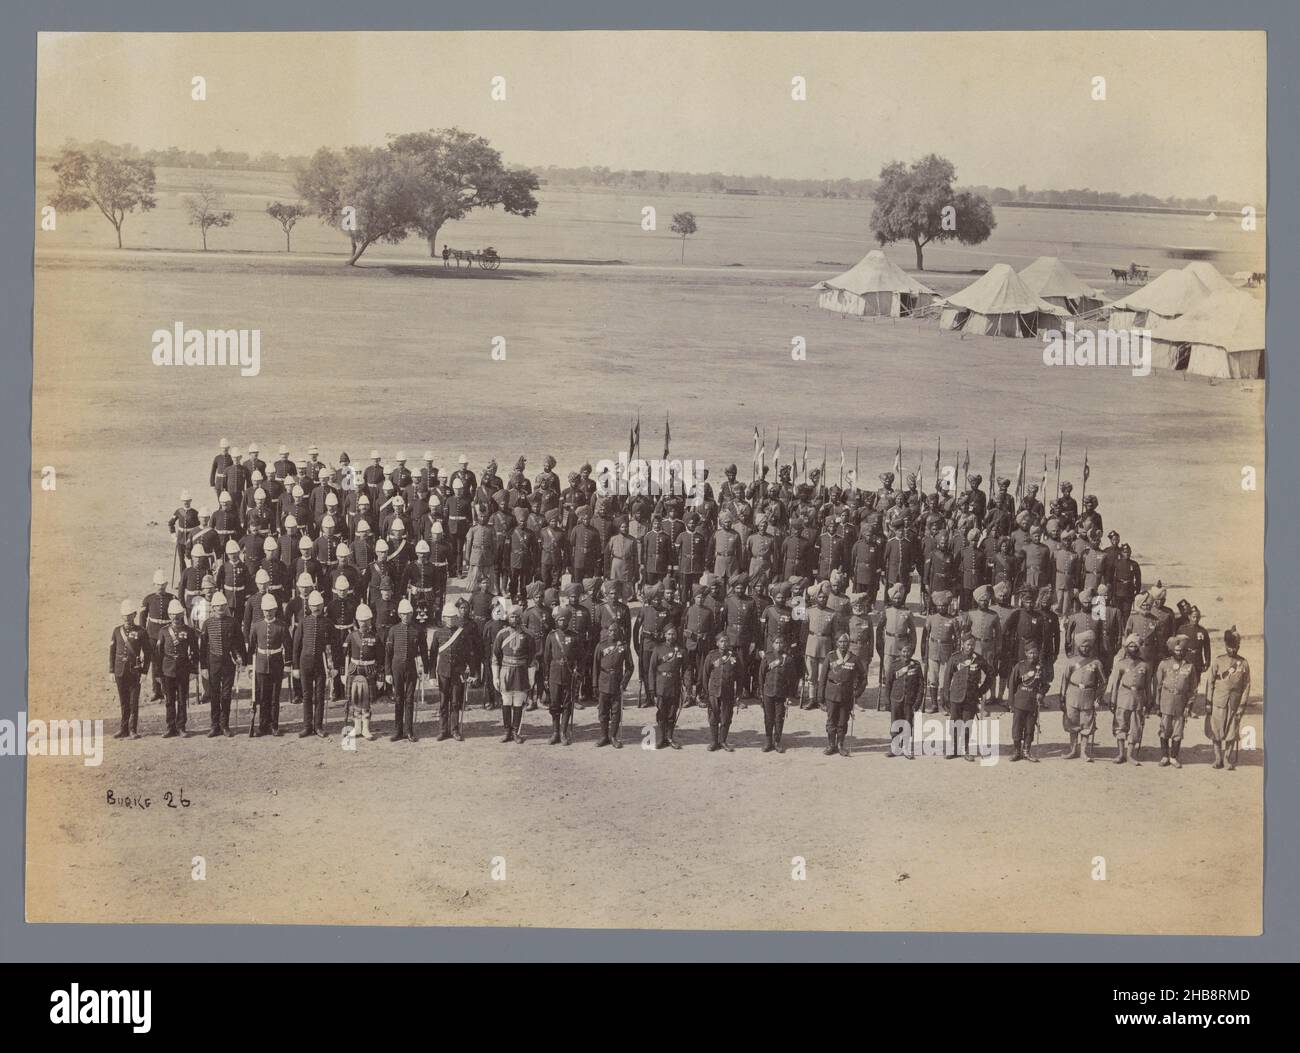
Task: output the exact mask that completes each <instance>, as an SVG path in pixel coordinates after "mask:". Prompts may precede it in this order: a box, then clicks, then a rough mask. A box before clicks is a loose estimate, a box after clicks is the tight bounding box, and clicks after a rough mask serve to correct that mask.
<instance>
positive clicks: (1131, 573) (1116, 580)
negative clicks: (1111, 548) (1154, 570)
mask: <svg viewBox="0 0 1300 1053" xmlns="http://www.w3.org/2000/svg"><path fill="white" fill-rule="evenodd" d="M1141 591H1142V568H1141V567H1140V566H1139V565H1138V563H1137V561H1136V560H1132V559H1124V558H1123V557H1116V558H1115V560H1114V562H1113V563H1111V566H1110V594H1111V597H1112V598H1113V599H1114V600H1115V602H1116V603H1126V602H1128V601H1130V600H1132V599H1133V598H1134V597H1136V596H1137V595H1138V593H1140V592H1141Z"/></svg>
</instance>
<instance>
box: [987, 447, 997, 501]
mask: <svg viewBox="0 0 1300 1053" xmlns="http://www.w3.org/2000/svg"><path fill="white" fill-rule="evenodd" d="M997 485H998V440H997V439H996V438H994V440H993V457H992V458H991V459H990V460H989V493H992V492H993V490H994V488H995V487H996V486H997Z"/></svg>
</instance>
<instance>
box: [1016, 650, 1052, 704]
mask: <svg viewBox="0 0 1300 1053" xmlns="http://www.w3.org/2000/svg"><path fill="white" fill-rule="evenodd" d="M1047 680H1048V676H1047V671H1046V670H1045V669H1044V668H1043V663H1042V662H1031V661H1029V660H1028V659H1025V660H1024V661H1021V662H1017V663H1016V664H1015V665H1014V666H1013V667H1012V669H1011V684H1010V690H1011V705H1012V707H1013V708H1015V709H1019V710H1022V711H1033V710H1036V709H1037V708H1038V703H1039V699H1040V698H1041V697H1042V696H1043V695H1046V694H1047Z"/></svg>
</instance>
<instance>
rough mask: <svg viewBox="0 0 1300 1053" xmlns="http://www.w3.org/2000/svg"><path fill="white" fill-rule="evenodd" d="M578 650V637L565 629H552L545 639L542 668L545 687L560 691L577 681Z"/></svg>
mask: <svg viewBox="0 0 1300 1053" xmlns="http://www.w3.org/2000/svg"><path fill="white" fill-rule="evenodd" d="M578 650H579V640H578V637H577V636H576V635H574V634H573V633H571V632H569V631H567V630H565V629H554V630H552V632H551V634H550V636H548V637H547V638H546V649H545V652H544V654H543V657H542V667H543V668H544V669H545V670H546V686H547V687H549V688H550V689H551V690H552V691H562V690H564V689H565V688H567V687H571V686H572V685H573V684H574V683H575V682H576V681H577V677H578V668H577V666H578Z"/></svg>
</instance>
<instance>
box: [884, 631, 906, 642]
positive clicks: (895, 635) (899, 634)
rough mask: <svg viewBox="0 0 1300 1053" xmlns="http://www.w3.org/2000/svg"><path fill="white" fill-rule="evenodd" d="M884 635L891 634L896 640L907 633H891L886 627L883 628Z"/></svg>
mask: <svg viewBox="0 0 1300 1053" xmlns="http://www.w3.org/2000/svg"><path fill="white" fill-rule="evenodd" d="M885 635H886V636H892V637H893V638H894V639H895V640H897V639H899V638H900V637H903V636H906V635H907V633H891V632H890V631H889V630H888V629H886V630H885Z"/></svg>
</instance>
